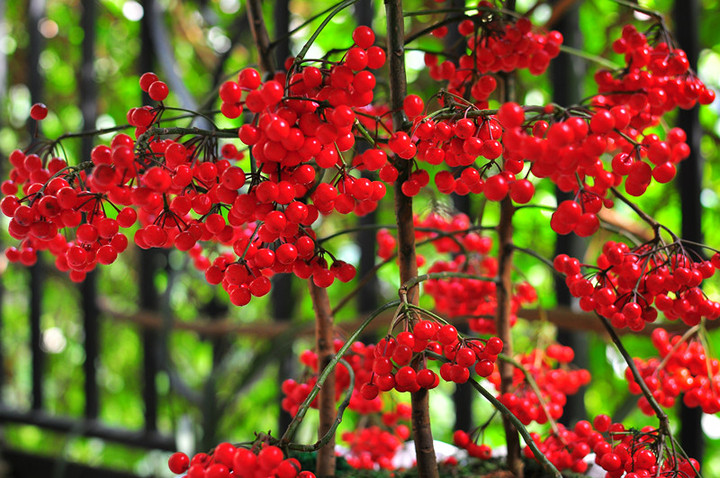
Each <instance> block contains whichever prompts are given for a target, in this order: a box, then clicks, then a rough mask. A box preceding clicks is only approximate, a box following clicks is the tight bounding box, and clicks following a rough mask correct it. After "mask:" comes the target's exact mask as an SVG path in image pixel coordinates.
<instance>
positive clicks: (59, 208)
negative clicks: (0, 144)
mask: <svg viewBox="0 0 720 478" xmlns="http://www.w3.org/2000/svg"><path fill="white" fill-rule="evenodd" d="M9 159H10V163H11V164H12V166H13V168H12V169H11V171H10V179H9V180H7V181H5V182H4V183H3V184H2V193H3V194H4V195H5V197H4V198H3V199H2V201H1V202H0V211H2V213H3V214H5V215H6V216H8V217H10V218H11V219H10V223H9V226H8V231H9V233H10V235H11V236H12V237H13V238H15V239H18V240H19V241H21V242H20V245H19V247H9V248H8V249H6V251H5V254H6V256H7V258H8V259H9V260H10V261H11V262H21V263H22V264H23V265H32V264H34V263H35V261H36V260H37V251H41V250H48V251H50V253H52V254H53V255H54V256H55V258H56V260H55V264H56V266H57V268H58V269H59V270H61V271H70V276H71V278H72V279H73V280H82V279H83V278H84V277H85V274H86V272H88V271H90V270H92V269H93V268H94V267H95V265H96V264H97V263H100V264H111V263H113V262H114V261H115V259H116V258H117V255H118V254H119V253H121V252H123V251H124V250H125V248H126V247H127V245H128V239H127V236H126V235H125V234H123V233H122V232H120V227H123V228H127V227H130V226H131V225H132V224H133V223H134V222H135V220H136V217H137V214H136V212H135V210H134V209H132V208H129V207H125V208H123V209H121V210H119V211H113V213H114V214H112V216H108V215H106V214H105V208H104V204H105V202H106V200H105V199H104V197H103V193H102V192H101V191H99V190H97V189H95V188H92V187H91V188H89V189H88V190H83V189H81V188H80V187H78V186H77V185H76V184H75V185H74V184H73V183H72V181H73V178H74V176H73V175H75V174H78V173H79V177H80V179H81V180H83V181H85V183H86V184H94V183H96V181H94V177H93V176H88V175H86V174H85V172H84V171H82V168H80V167H70V166H68V165H67V163H66V162H65V161H64V160H62V159H60V158H56V157H52V158H50V159H49V160H48V161H46V162H44V160H43V158H41V157H40V156H39V155H37V154H34V153H29V154H26V153H24V152H23V151H20V150H15V151H13V152H12V153H11V154H10V158H9ZM94 159H95V157H93V160H94ZM19 188H20V189H21V190H22V195H23V196H22V197H21V198H18V197H17V196H16V194H17V193H18V189H19ZM64 229H65V230H68V229H75V234H74V236H75V237H74V240H70V241H68V240H67V239H66V238H65V236H64V235H63V234H62V232H61V231H62V230H64Z"/></svg>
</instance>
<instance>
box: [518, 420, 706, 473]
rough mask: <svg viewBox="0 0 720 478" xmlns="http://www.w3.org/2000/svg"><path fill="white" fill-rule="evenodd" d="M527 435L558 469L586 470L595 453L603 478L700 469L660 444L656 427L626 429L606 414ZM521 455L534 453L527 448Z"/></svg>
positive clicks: (530, 455)
mask: <svg viewBox="0 0 720 478" xmlns="http://www.w3.org/2000/svg"><path fill="white" fill-rule="evenodd" d="M530 435H531V436H532V437H533V440H534V441H535V444H536V445H537V446H538V448H539V450H540V451H541V452H542V453H543V454H544V455H545V456H546V457H547V458H548V459H549V460H550V461H551V462H552V463H553V464H554V465H555V466H556V467H557V468H558V469H559V470H571V471H573V472H576V473H584V472H585V471H587V469H588V463H587V462H586V461H585V460H584V458H585V457H586V456H588V455H589V454H590V453H595V464H596V465H597V466H599V467H601V468H602V469H604V470H605V471H606V472H607V474H606V475H605V476H606V477H607V478H620V477H621V476H624V477H625V478H643V477H650V476H686V477H695V476H700V475H699V474H698V473H696V471H697V472H699V470H700V466H699V464H698V462H697V461H696V460H694V459H692V458H691V459H685V458H679V457H677V456H675V455H673V454H672V452H671V450H669V449H668V447H667V446H665V447H663V446H662V441H661V438H660V433H659V432H658V430H654V429H652V428H651V427H645V428H643V429H642V430H626V429H625V427H624V426H623V424H622V423H612V420H611V419H610V417H608V416H607V415H598V416H596V417H595V419H594V420H593V423H592V424H591V423H590V422H588V421H587V420H581V421H579V422H578V423H577V424H575V426H574V427H573V428H572V429H567V428H565V427H564V426H563V425H561V424H558V425H557V433H556V432H554V431H551V432H550V433H549V434H548V435H547V436H546V437H544V438H543V437H541V436H540V435H539V434H538V433H531V434H530ZM658 450H660V452H658ZM525 455H526V456H527V457H528V458H533V456H534V455H533V452H532V450H531V449H530V448H529V447H526V448H525ZM675 471H677V472H678V473H679V474H677V475H676V474H674V472H675ZM665 473H673V474H665Z"/></svg>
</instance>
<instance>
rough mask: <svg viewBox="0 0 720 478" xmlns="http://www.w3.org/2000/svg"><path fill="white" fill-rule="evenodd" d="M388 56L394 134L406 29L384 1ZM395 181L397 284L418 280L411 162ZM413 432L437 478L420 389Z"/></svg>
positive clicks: (390, 1)
mask: <svg viewBox="0 0 720 478" xmlns="http://www.w3.org/2000/svg"><path fill="white" fill-rule="evenodd" d="M385 12H386V15H387V30H388V46H387V48H388V52H387V56H388V59H389V62H390V109H391V111H392V112H393V130H395V131H401V130H404V129H407V128H406V118H405V114H404V113H403V100H404V98H405V95H406V94H407V83H406V77H405V45H404V40H405V28H404V24H403V12H402V0H386V1H385ZM394 164H395V167H396V168H397V170H398V173H399V175H398V179H397V182H396V183H395V219H396V222H397V226H398V261H399V267H400V283H403V284H404V283H405V282H407V281H408V280H410V279H412V278H415V277H417V260H416V257H415V226H414V224H413V203H412V198H411V197H408V196H406V195H405V194H403V192H402V189H401V186H402V184H403V183H404V182H405V181H406V180H407V178H408V176H409V174H410V166H411V162H410V161H407V160H404V159H402V158H397V157H396V158H395V162H394ZM418 298H419V294H418V286H417V285H415V286H413V287H412V288H410V290H408V291H407V301H408V302H409V303H412V304H417V303H418ZM413 365H414V366H415V367H416V368H419V367H421V366H422V365H423V363H422V361H418V362H415V363H414V364H413ZM411 406H412V431H413V439H414V440H415V455H416V458H417V468H418V475H419V476H420V477H421V478H436V477H438V476H439V475H438V468H437V460H436V458H435V448H434V446H433V437H432V430H431V428H430V407H429V401H428V391H427V390H425V389H421V390H419V391H417V392H415V393H412V394H411Z"/></svg>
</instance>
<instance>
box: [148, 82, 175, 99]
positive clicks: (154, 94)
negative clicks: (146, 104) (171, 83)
mask: <svg viewBox="0 0 720 478" xmlns="http://www.w3.org/2000/svg"><path fill="white" fill-rule="evenodd" d="M169 92H170V90H169V89H168V87H167V85H166V84H165V82H162V81H155V82H154V83H153V84H151V85H150V88H148V95H149V96H150V98H151V99H152V100H154V101H163V100H164V99H165V98H167V96H168V93H169Z"/></svg>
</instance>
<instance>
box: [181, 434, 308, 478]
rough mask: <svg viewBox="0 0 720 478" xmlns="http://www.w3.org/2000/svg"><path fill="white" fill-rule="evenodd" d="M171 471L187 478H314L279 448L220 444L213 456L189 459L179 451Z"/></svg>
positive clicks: (197, 456) (200, 455) (203, 455)
mask: <svg viewBox="0 0 720 478" xmlns="http://www.w3.org/2000/svg"><path fill="white" fill-rule="evenodd" d="M168 467H169V468H170V471H171V472H173V473H175V474H182V473H185V475H184V476H186V477H187V478H230V477H238V478H267V477H273V478H296V477H297V478H314V477H315V474H314V473H312V472H310V471H302V469H301V466H300V462H299V461H298V460H297V459H295V458H285V457H284V454H283V452H282V450H281V449H280V448H278V447H276V446H268V445H265V446H263V447H262V448H259V449H256V448H253V449H248V448H243V447H237V448H236V447H235V446H234V445H232V444H230V443H220V444H219V445H218V446H216V447H215V449H214V450H213V452H212V453H210V454H207V453H198V454H196V455H195V456H193V457H192V459H190V458H189V457H188V456H187V455H186V454H185V453H181V452H177V453H174V454H173V455H172V456H170V459H169V460H168Z"/></svg>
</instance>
